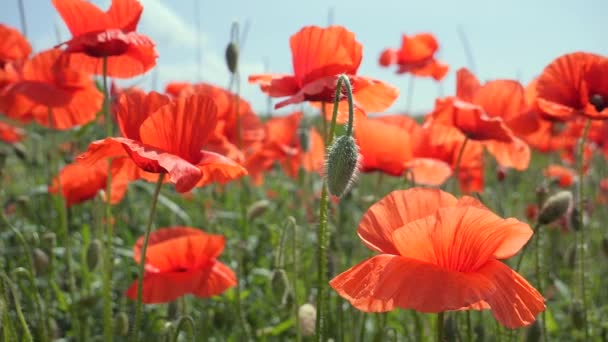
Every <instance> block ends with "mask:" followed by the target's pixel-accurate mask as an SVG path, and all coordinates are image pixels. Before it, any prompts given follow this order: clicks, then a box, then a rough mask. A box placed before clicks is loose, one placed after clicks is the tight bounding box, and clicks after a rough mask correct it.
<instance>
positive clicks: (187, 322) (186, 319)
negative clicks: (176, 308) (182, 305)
mask: <svg viewBox="0 0 608 342" xmlns="http://www.w3.org/2000/svg"><path fill="white" fill-rule="evenodd" d="M184 326H187V327H188V336H189V337H190V341H194V336H195V335H194V331H195V328H194V320H193V319H192V317H190V316H181V317H180V318H179V319H178V320H177V326H176V328H175V332H174V333H173V339H172V341H173V342H177V341H178V339H179V333H180V332H181V331H182V327H184Z"/></svg>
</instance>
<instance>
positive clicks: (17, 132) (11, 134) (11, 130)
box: [0, 121, 24, 144]
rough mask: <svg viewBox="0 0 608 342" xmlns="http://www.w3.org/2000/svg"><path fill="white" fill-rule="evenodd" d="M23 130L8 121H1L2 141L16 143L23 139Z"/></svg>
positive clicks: (0, 134)
mask: <svg viewBox="0 0 608 342" xmlns="http://www.w3.org/2000/svg"><path fill="white" fill-rule="evenodd" d="M23 134H24V132H23V130H22V129H21V128H18V127H14V126H11V125H9V124H8V123H6V122H2V121H0V141H4V142H5V143H8V144H14V143H16V142H19V141H21V140H22V139H23Z"/></svg>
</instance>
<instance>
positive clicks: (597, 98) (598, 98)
mask: <svg viewBox="0 0 608 342" xmlns="http://www.w3.org/2000/svg"><path fill="white" fill-rule="evenodd" d="M589 103H591V104H592V105H593V107H595V110H597V111H598V112H601V111H603V110H604V108H606V100H604V98H603V97H602V95H599V94H593V95H591V97H590V98H589Z"/></svg>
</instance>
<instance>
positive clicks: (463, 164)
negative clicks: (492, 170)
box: [413, 124, 484, 192]
mask: <svg viewBox="0 0 608 342" xmlns="http://www.w3.org/2000/svg"><path fill="white" fill-rule="evenodd" d="M465 139H466V137H465V136H464V134H462V133H461V132H460V131H459V130H458V129H457V128H455V127H453V126H446V125H442V124H433V125H430V126H426V127H424V128H422V129H421V130H420V131H419V133H418V134H417V138H415V139H413V140H414V147H413V148H414V156H415V157H417V158H433V159H438V160H442V161H444V162H446V163H448V164H449V165H450V166H451V167H452V169H453V170H454V169H455V168H456V163H457V161H458V155H459V153H460V150H461V149H462V144H464V141H465ZM483 171H484V169H483V145H482V144H481V143H479V142H477V141H475V140H470V141H469V142H467V144H466V146H465V147H464V151H463V153H462V157H461V159H460V167H459V172H458V175H457V177H458V180H459V183H460V188H461V190H462V191H463V192H473V191H478V192H481V191H483V188H484V176H483Z"/></svg>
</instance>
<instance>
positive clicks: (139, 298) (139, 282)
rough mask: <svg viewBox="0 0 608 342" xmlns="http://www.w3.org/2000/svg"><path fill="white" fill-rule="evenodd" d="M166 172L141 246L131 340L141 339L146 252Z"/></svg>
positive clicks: (162, 175) (159, 184)
mask: <svg viewBox="0 0 608 342" xmlns="http://www.w3.org/2000/svg"><path fill="white" fill-rule="evenodd" d="M164 178H165V174H164V173H161V174H160V175H159V177H158V181H157V182H156V188H155V189H154V195H153V197H152V205H151V206H150V216H148V225H147V226H146V232H145V235H144V243H143V245H142V247H141V256H140V260H139V269H138V280H137V303H136V306H135V322H134V323H133V335H132V336H133V338H132V339H131V341H134V342H137V341H139V325H140V324H141V316H142V312H141V311H142V300H143V288H144V268H145V265H146V252H147V250H148V241H149V240H150V232H151V231H152V222H153V221H154V214H155V213H156V204H157V203H158V196H159V195H160V188H161V186H162V185H163V179H164Z"/></svg>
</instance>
